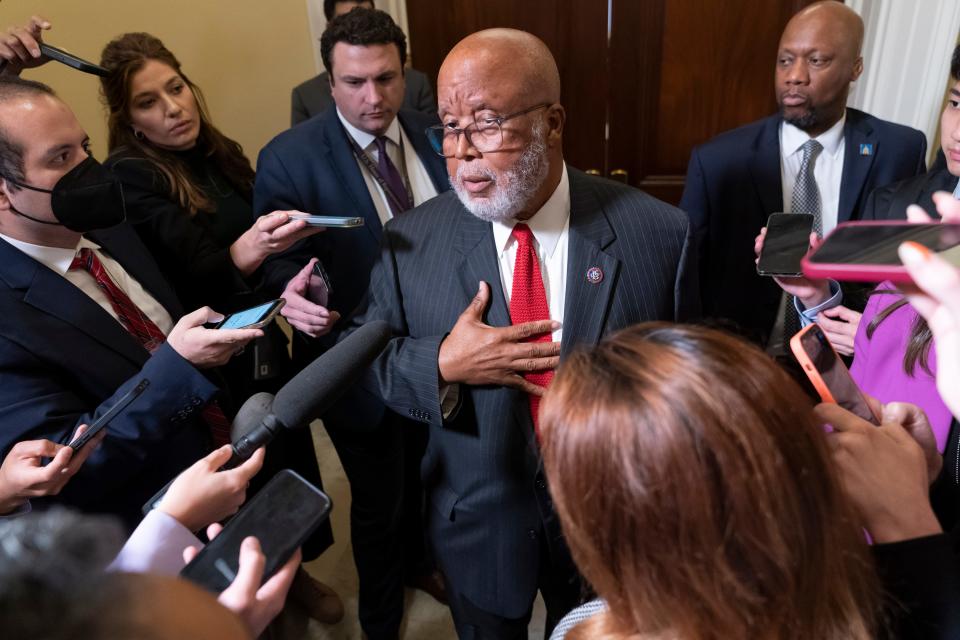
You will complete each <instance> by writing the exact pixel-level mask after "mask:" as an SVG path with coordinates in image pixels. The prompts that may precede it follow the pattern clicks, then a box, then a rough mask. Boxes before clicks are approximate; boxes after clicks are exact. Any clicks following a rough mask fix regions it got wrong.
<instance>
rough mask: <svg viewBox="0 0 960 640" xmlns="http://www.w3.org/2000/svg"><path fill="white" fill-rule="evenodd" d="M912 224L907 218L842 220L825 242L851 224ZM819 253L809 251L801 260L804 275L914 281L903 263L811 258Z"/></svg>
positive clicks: (837, 278) (869, 280)
mask: <svg viewBox="0 0 960 640" xmlns="http://www.w3.org/2000/svg"><path fill="white" fill-rule="evenodd" d="M908 224H912V223H910V222H907V221H906V220H902V221H901V220H897V221H892V220H891V221H881V220H864V221H857V222H841V223H840V224H838V225H837V226H836V228H835V229H834V230H833V231H831V232H830V233H828V234H827V237H826V238H824V242H826V241H827V240H829V239H830V236H831V235H833V234H834V233H835V232H836V230H837V229H840V228H841V227H850V226H881V225H882V226H890V225H908ZM816 255H817V252H816V251H813V252H811V253H808V254H807V255H806V256H804V258H803V259H802V260H801V261H800V267H801V268H802V269H803V275H805V276H806V277H808V278H817V279H820V280H823V279H826V278H833V279H834V280H843V281H848V280H849V281H853V282H883V281H885V280H889V281H891V282H905V283H910V282H913V279H912V278H911V277H910V274H909V273H907V270H906V268H905V267H904V266H903V265H902V264H839V263H829V262H812V261H811V260H810V258H812V257H814V256H816Z"/></svg>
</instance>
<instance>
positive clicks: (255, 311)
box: [217, 301, 276, 329]
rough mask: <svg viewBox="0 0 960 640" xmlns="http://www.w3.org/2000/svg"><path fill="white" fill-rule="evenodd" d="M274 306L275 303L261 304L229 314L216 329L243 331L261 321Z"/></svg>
mask: <svg viewBox="0 0 960 640" xmlns="http://www.w3.org/2000/svg"><path fill="white" fill-rule="evenodd" d="M274 305H276V301H273V302H267V303H266V304H261V305H260V306H257V307H252V308H250V309H244V310H243V311H238V312H237V313H231V314H230V315H229V316H227V318H226V319H225V320H224V321H223V322H222V323H221V324H220V326H218V327H217V328H218V329H243V328H244V327H249V326H250V325H252V324H257V323H258V322H260V321H261V320H263V319H264V318H265V317H266V316H267V314H269V313H270V310H271V309H272V308H273V307H274Z"/></svg>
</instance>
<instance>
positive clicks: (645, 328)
mask: <svg viewBox="0 0 960 640" xmlns="http://www.w3.org/2000/svg"><path fill="white" fill-rule="evenodd" d="M812 408H813V407H812V405H811V403H810V401H809V400H808V399H807V398H806V397H805V395H804V393H803V391H801V389H800V388H799V387H798V386H797V385H796V383H794V382H793V380H792V379H790V377H789V376H788V375H787V374H786V373H784V372H783V371H782V370H781V369H780V368H779V367H778V366H777V365H776V364H775V363H774V362H773V361H772V360H771V359H770V358H769V357H768V356H767V355H766V354H764V353H762V352H761V351H760V350H759V349H757V348H756V347H753V346H752V345H748V344H747V343H745V342H743V341H741V340H739V339H736V338H734V337H731V336H728V335H726V334H723V333H720V332H718V331H714V330H710V329H705V328H699V327H691V326H680V325H667V324H663V323H651V324H644V325H637V326H635V327H632V328H629V329H626V330H624V331H621V332H619V333H617V334H616V335H614V336H612V337H611V338H609V339H607V340H605V341H604V342H603V343H601V344H600V345H599V346H598V347H596V348H595V349H592V350H589V351H587V350H585V351H580V352H578V353H575V354H573V355H571V356H570V357H569V358H568V359H567V361H566V362H565V363H564V364H563V365H562V366H561V367H560V369H559V370H558V372H557V375H556V377H555V379H554V380H553V383H552V384H551V386H550V389H549V390H548V392H547V395H546V397H545V398H544V401H543V405H542V409H541V415H540V434H541V438H542V449H543V460H544V467H545V469H546V472H547V477H548V480H549V484H550V491H551V494H552V496H553V498H554V502H555V504H556V508H557V513H558V514H559V516H560V520H561V523H562V526H563V532H564V534H565V536H566V540H567V543H568V545H569V547H570V550H571V552H572V554H573V558H574V560H575V561H576V563H577V566H578V567H579V569H580V571H581V572H582V574H583V576H584V577H585V578H586V580H587V581H588V582H589V583H590V584H591V585H592V587H593V588H594V589H595V590H596V593H597V595H598V596H599V597H600V598H601V599H602V600H600V601H597V602H595V603H593V604H591V605H588V606H587V608H586V609H585V610H580V611H577V610H575V612H574V613H573V614H571V615H570V616H568V617H567V618H565V619H564V621H562V622H561V623H560V626H558V628H557V631H556V632H555V635H554V637H562V636H563V634H564V633H566V637H567V638H577V639H580V638H590V639H597V638H606V639H614V638H624V639H626V638H682V639H684V640H693V639H701V638H702V639H705V638H769V639H774V638H775V639H778V640H784V639H788V638H790V639H793V638H795V639H797V640H800V639H801V638H803V639H806V638H821V639H825V638H834V639H837V640H839V639H841V638H843V639H850V638H862V639H867V638H875V637H876V632H877V630H878V626H879V624H878V621H879V619H880V593H881V592H880V588H879V582H878V578H877V575H876V573H875V570H874V568H873V564H872V559H871V557H870V554H869V551H868V547H867V544H866V541H865V539H864V535H863V533H862V530H861V528H860V526H859V523H858V520H857V517H856V515H855V513H854V512H853V510H852V508H851V507H850V505H849V504H848V500H847V498H846V496H845V494H844V493H843V490H842V488H841V486H840V484H839V482H838V480H837V478H836V475H835V472H834V469H833V467H832V464H831V460H830V453H829V449H828V445H827V441H826V436H825V433H824V431H823V429H822V428H821V427H820V425H819V424H818V422H817V421H816V419H815V418H814V415H813V412H812ZM585 611H586V612H590V611H593V612H594V613H593V615H589V616H586V615H584V612H585ZM581 620H582V621H581ZM578 621H579V624H576V623H577V622H578Z"/></svg>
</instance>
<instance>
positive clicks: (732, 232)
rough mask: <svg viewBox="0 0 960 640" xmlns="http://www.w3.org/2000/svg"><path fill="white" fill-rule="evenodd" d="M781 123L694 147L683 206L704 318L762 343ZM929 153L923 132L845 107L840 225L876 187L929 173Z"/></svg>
mask: <svg viewBox="0 0 960 640" xmlns="http://www.w3.org/2000/svg"><path fill="white" fill-rule="evenodd" d="M781 122H782V118H781V117H780V116H779V115H776V116H771V117H768V118H765V119H763V120H759V121H757V122H754V123H751V124H748V125H746V126H743V127H740V128H739V129H734V130H732V131H727V132H726V133H722V134H720V135H719V136H717V137H716V138H714V139H712V140H710V141H709V142H707V143H705V144H703V145H701V146H699V147H696V148H695V149H694V150H693V153H692V154H691V156H690V164H689V167H688V168H687V180H686V186H685V187H684V191H683V198H682V199H681V201H680V208H681V209H683V210H684V211H686V212H687V214H688V215H689V216H690V222H691V224H692V225H693V227H694V230H695V232H696V234H697V238H698V241H699V245H700V276H701V278H700V284H701V289H700V291H701V295H702V303H703V313H704V316H706V317H713V318H723V319H726V320H732V321H733V322H735V323H736V324H737V325H739V326H740V328H741V329H742V330H743V331H744V332H745V333H746V334H747V335H748V337H750V338H752V339H754V340H756V341H759V342H765V341H766V339H767V336H768V335H769V332H770V329H771V328H772V326H773V324H774V321H775V319H776V313H777V307H778V306H779V302H780V295H781V291H780V288H779V287H778V286H777V285H776V283H775V282H773V280H772V279H771V278H764V277H762V276H759V275H757V272H756V266H755V265H754V253H753V241H754V238H755V237H756V236H757V234H759V233H760V229H761V227H763V226H764V225H765V224H766V222H767V217H768V216H769V215H770V214H771V213H774V212H777V211H782V210H783V188H782V186H781V182H780V123H781ZM861 149H863V150H867V149H869V150H870V153H869V154H867V155H864V154H863V153H861ZM925 154H926V139H925V138H924V136H923V134H922V133H921V132H919V131H917V130H915V129H911V128H909V127H904V126H901V125H897V124H893V123H891V122H885V121H883V120H880V119H878V118H874V117H873V116H871V115H868V114H866V113H863V112H861V111H857V110H856V109H847V121H846V125H845V128H844V156H843V176H842V178H841V181H840V209H839V212H838V221H839V222H844V221H847V220H857V219H859V218H860V216H861V212H862V210H863V205H864V201H865V200H866V199H867V196H868V195H869V194H870V192H871V191H873V189H875V188H876V187H879V186H882V185H886V184H890V183H891V182H896V181H897V180H901V179H903V178H906V177H909V176H913V175H916V174H918V173H920V172H922V171H924V167H925V164H924V157H925Z"/></svg>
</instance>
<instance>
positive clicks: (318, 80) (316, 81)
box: [293, 71, 327, 93]
mask: <svg viewBox="0 0 960 640" xmlns="http://www.w3.org/2000/svg"><path fill="white" fill-rule="evenodd" d="M325 82H327V72H326V71H324V72H323V73H321V74H319V75H316V76H313V77H312V78H310V79H309V80H304V81H303V82H301V83H300V84H298V85H297V86H295V87H294V88H293V92H294V93H303V92H305V91H306V92H309V91H313V90H316V89H317V88H320V87H322V85H323V84H324V83H325Z"/></svg>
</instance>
